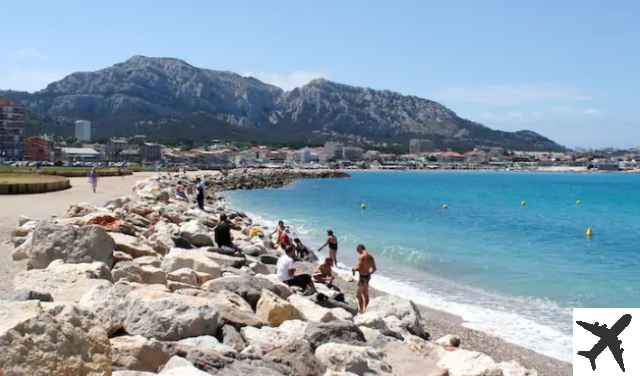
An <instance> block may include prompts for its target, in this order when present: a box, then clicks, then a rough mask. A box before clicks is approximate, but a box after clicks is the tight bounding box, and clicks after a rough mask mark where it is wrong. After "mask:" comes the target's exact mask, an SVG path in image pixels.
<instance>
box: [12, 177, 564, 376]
mask: <svg viewBox="0 0 640 376" xmlns="http://www.w3.org/2000/svg"><path fill="white" fill-rule="evenodd" d="M154 175H155V174H152V173H145V174H136V175H134V176H129V177H126V178H125V179H121V178H104V179H102V180H101V181H100V184H99V187H98V192H97V193H96V194H95V195H94V194H93V193H92V192H91V190H90V186H89V184H88V182H87V181H86V179H83V178H81V179H72V184H73V188H71V189H70V190H67V191H62V192H56V193H50V194H46V195H30V196H11V197H9V196H4V197H0V204H4V205H5V207H8V208H9V210H6V211H3V214H2V217H1V218H0V228H1V236H2V249H1V257H2V265H3V268H5V269H3V270H0V275H1V276H2V277H1V280H0V282H2V283H1V284H0V286H2V287H1V288H2V291H1V292H0V293H3V292H7V291H10V290H11V286H12V281H13V277H14V276H15V275H16V274H17V273H18V272H21V271H23V270H25V268H26V264H25V261H20V262H15V261H11V251H12V248H13V247H12V246H11V244H10V243H11V237H10V235H11V234H10V233H11V229H13V228H14V227H15V226H16V222H17V218H18V216H20V215H26V216H28V217H30V218H34V219H45V218H49V217H51V216H54V215H55V216H61V215H62V214H63V213H64V212H65V211H66V210H67V208H68V207H69V205H73V204H78V203H80V202H87V203H90V204H94V205H103V204H104V203H105V202H106V201H108V200H112V199H115V198H117V197H121V196H124V195H128V194H130V193H131V186H132V185H133V184H134V183H135V182H136V181H138V180H141V179H145V178H148V177H151V176H154ZM189 176H190V178H191V179H192V178H193V177H194V176H205V179H206V180H207V181H208V182H209V183H210V185H215V182H214V180H215V179H217V180H218V181H224V180H225V179H224V178H222V177H221V176H220V174H219V173H215V172H190V173H189ZM283 181H286V179H285V180H283ZM168 184H169V185H171V184H172V183H168ZM165 185H166V184H165ZM262 185H264V184H262ZM262 185H260V186H261V187H262ZM275 186H280V182H279V181H278V182H276V183H275ZM216 195H218V196H224V195H225V193H224V192H216ZM10 200H11V201H10ZM36 202H37V204H36ZM225 211H229V212H234V210H233V208H228V207H227V208H226V209H225ZM285 219H286V218H285ZM247 222H248V223H252V226H254V227H259V226H261V224H260V223H259V221H258V220H256V219H252V220H249V221H247ZM265 230H267V229H265ZM320 256H322V255H320ZM268 267H269V268H273V267H272V266H268ZM314 267H315V265H314V264H311V263H304V264H303V265H302V266H300V270H307V271H312V269H313V268H314ZM349 280H350V278H349V276H348V275H342V276H341V277H340V278H338V282H336V284H337V285H338V286H339V287H340V288H341V289H342V290H343V292H345V295H346V296H347V301H349V302H350V303H351V304H353V302H354V301H355V288H356V286H355V283H354V282H352V281H349ZM384 295H385V293H384V292H382V291H377V290H375V289H372V297H379V296H384ZM419 309H420V311H421V314H422V318H423V324H424V327H425V329H426V330H427V332H428V334H429V337H430V338H431V339H432V340H435V339H437V338H440V337H441V336H444V335H447V334H453V335H455V336H458V337H459V338H460V339H461V343H462V344H461V348H462V349H467V350H473V351H479V352H481V353H484V354H487V355H489V356H490V357H491V358H493V359H494V360H495V361H496V362H509V361H514V360H515V361H517V362H518V363H520V364H522V365H523V366H525V367H526V368H533V369H536V370H537V371H538V374H539V375H548V376H556V375H557V376H566V375H569V374H571V372H572V366H571V365H570V364H568V363H564V362H561V361H558V360H556V359H553V358H550V357H546V356H543V355H540V354H537V353H535V352H533V351H531V350H527V349H525V348H522V347H520V346H517V345H514V344H511V343H508V342H505V341H503V340H501V339H498V338H496V337H494V336H491V335H488V334H486V333H482V332H479V331H475V330H471V329H468V328H465V327H464V326H462V324H463V320H462V318H461V317H458V316H455V315H451V314H449V313H446V312H443V311H440V310H435V309H431V308H429V307H425V306H420V307H419Z"/></svg>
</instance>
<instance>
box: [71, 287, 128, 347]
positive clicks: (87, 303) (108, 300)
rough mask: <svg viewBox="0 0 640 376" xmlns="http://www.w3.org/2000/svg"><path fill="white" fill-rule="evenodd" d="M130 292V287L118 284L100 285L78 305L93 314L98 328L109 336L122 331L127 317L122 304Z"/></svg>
mask: <svg viewBox="0 0 640 376" xmlns="http://www.w3.org/2000/svg"><path fill="white" fill-rule="evenodd" d="M131 291H133V287H132V286H127V285H124V284H120V283H117V284H115V285H111V284H100V285H97V286H94V287H93V288H91V289H90V290H89V291H87V292H86V293H85V294H84V295H83V296H82V299H80V302H79V303H78V305H79V306H80V308H82V309H85V310H87V311H89V312H91V313H93V314H94V315H95V316H96V317H97V319H98V323H99V324H100V326H102V327H103V328H104V329H105V330H106V331H107V333H108V334H110V335H111V334H113V333H115V332H116V331H118V330H120V329H122V326H123V324H124V320H125V318H126V317H127V316H126V314H127V311H126V309H125V308H126V306H125V304H124V302H125V298H126V297H127V294H129V293H130V292H131Z"/></svg>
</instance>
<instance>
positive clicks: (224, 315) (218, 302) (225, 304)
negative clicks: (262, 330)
mask: <svg viewBox="0 0 640 376" xmlns="http://www.w3.org/2000/svg"><path fill="white" fill-rule="evenodd" d="M200 296H201V297H204V298H207V299H209V300H210V301H211V302H213V304H215V306H216V308H217V310H218V313H219V314H220V322H221V323H225V324H231V325H234V326H236V327H238V328H240V327H243V326H255V327H261V326H263V325H264V324H265V322H264V321H263V320H262V319H260V318H259V317H258V316H256V314H255V313H253V309H252V308H251V306H250V305H249V303H247V301H246V300H244V299H243V298H242V297H241V296H240V295H238V294H236V293H233V292H231V291H228V290H222V291H220V292H218V293H211V292H205V293H204V294H201V295H200Z"/></svg>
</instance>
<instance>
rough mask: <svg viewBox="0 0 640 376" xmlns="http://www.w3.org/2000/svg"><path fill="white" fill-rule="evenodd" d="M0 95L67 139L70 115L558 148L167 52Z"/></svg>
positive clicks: (119, 128)
mask: <svg viewBox="0 0 640 376" xmlns="http://www.w3.org/2000/svg"><path fill="white" fill-rule="evenodd" d="M0 97H8V98H11V99H14V100H15V101H17V102H19V103H23V104H25V105H26V106H27V110H28V114H29V120H28V132H29V133H30V134H34V133H42V132H44V133H57V134H62V135H71V134H72V129H73V126H72V124H73V121H74V120H76V119H79V118H82V119H88V120H92V121H93V123H94V134H95V136H96V137H110V136H115V135H122V136H130V135H134V134H146V135H148V136H149V137H151V138H155V139H158V140H163V141H172V140H185V139H190V140H193V141H198V140H208V139H212V138H219V139H237V140H252V141H259V142H284V143H291V142H301V143H302V142H308V143H319V142H323V141H325V140H340V141H345V142H348V143H354V144H355V143H358V144H377V143H382V142H386V143H400V144H402V145H406V144H407V141H408V140H409V139H411V138H424V139H430V140H432V141H433V142H434V143H435V145H436V147H439V148H446V147H450V148H453V149H456V150H470V149H473V148H474V147H478V146H503V147H507V148H512V149H523V150H562V149H564V148H563V147H562V146H560V145H558V144H556V143H555V142H553V141H551V140H549V139H548V138H545V137H543V136H541V135H539V134H537V133H535V132H532V131H519V132H502V131H496V130H492V129H490V128H488V127H485V126H484V125H482V124H479V123H475V122H473V121H470V120H466V119H462V118H460V117H459V116H457V115H456V114H455V113H454V112H453V111H451V110H450V109H448V108H446V107H444V106H443V105H441V104H439V103H437V102H434V101H431V100H427V99H422V98H418V97H415V96H405V95H401V94H399V93H395V92H391V91H387V90H373V89H369V88H361V87H355V86H349V85H343V84H339V83H336V82H331V81H328V80H324V79H318V80H314V81H311V82H310V83H308V84H307V85H304V86H302V87H300V88H296V89H294V90H293V91H290V92H285V91H283V90H282V89H280V88H278V87H275V86H273V85H269V84H265V83H263V82H261V81H259V80H257V79H255V78H251V77H243V76H241V75H238V74H236V73H233V72H225V71H215V70H209V69H200V68H196V67H194V66H192V65H189V64H188V63H186V62H184V61H182V60H178V59H173V58H149V57H144V56H134V57H132V58H131V59H129V60H127V61H126V62H124V63H120V64H116V65H114V66H112V67H109V68H106V69H102V70H99V71H96V72H77V73H73V74H71V75H69V76H67V77H65V78H63V79H62V80H60V81H57V82H54V83H51V84H49V85H48V86H47V87H46V88H45V89H43V90H41V91H38V92H35V93H33V94H30V93H25V92H16V91H4V92H3V91H0Z"/></svg>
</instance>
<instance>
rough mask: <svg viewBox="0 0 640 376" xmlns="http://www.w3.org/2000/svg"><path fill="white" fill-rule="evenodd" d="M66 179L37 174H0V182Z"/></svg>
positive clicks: (22, 182)
mask: <svg viewBox="0 0 640 376" xmlns="http://www.w3.org/2000/svg"><path fill="white" fill-rule="evenodd" d="M62 180H66V178H64V177H59V176H52V175H38V174H22V173H17V174H13V173H3V174H0V184H26V183H47V182H54V181H62Z"/></svg>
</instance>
